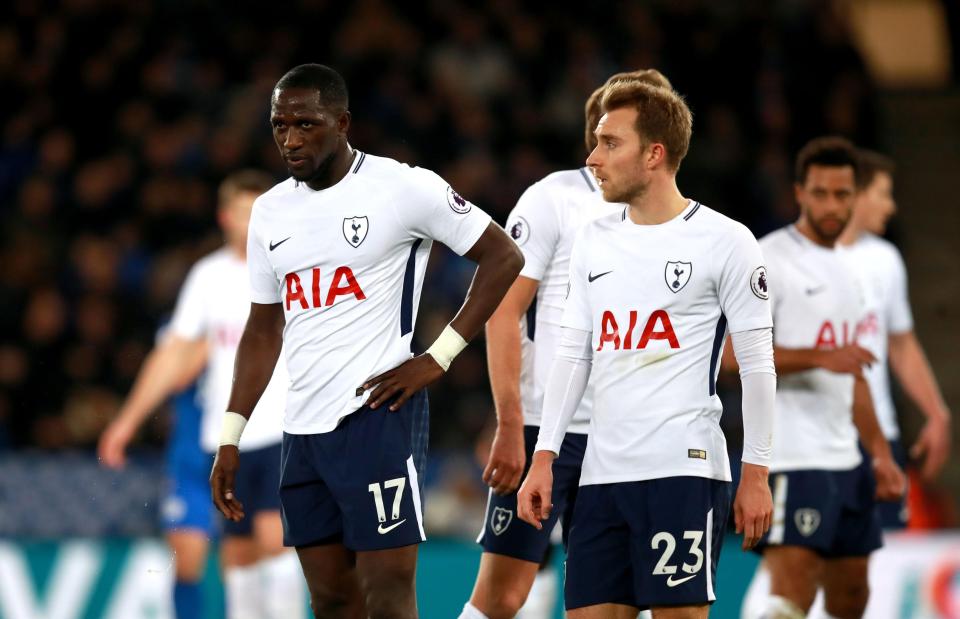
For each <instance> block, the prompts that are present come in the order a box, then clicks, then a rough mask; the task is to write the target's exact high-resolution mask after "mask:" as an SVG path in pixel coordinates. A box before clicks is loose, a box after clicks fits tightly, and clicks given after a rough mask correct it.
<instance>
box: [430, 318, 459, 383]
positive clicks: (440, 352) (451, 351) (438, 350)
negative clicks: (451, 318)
mask: <svg viewBox="0 0 960 619" xmlns="http://www.w3.org/2000/svg"><path fill="white" fill-rule="evenodd" d="M466 347H467V341H466V340H465V339H463V337H461V335H460V334H459V333H457V332H456V331H455V330H454V328H453V327H451V326H450V325H447V326H446V327H445V328H444V329H443V331H442V332H441V333H440V337H438V338H437V341H436V342H434V343H433V345H432V346H431V347H430V348H428V349H427V354H428V355H430V356H431V357H433V359H434V361H436V362H437V365H439V366H440V367H442V368H443V371H444V372H446V371H447V369H448V368H449V367H450V364H451V363H452V362H453V360H454V359H455V358H456V356H457V355H459V354H460V352H461V351H462V350H463V349H464V348H466Z"/></svg>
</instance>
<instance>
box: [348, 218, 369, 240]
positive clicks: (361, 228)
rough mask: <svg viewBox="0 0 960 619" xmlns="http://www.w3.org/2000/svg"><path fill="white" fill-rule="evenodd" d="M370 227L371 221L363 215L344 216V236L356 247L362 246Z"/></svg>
mask: <svg viewBox="0 0 960 619" xmlns="http://www.w3.org/2000/svg"><path fill="white" fill-rule="evenodd" d="M369 229H370V222H369V220H368V219H367V218H366V216H363V217H344V218H343V238H345V239H347V243H350V244H351V245H352V246H354V247H360V243H363V239H365V238H367V230H369Z"/></svg>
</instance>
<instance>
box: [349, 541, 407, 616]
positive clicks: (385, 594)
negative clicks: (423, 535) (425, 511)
mask: <svg viewBox="0 0 960 619" xmlns="http://www.w3.org/2000/svg"><path fill="white" fill-rule="evenodd" d="M417 549H418V546H417V545H416V544H414V545H410V546H404V547H402V548H390V549H386V550H369V551H363V552H358V553H357V579H358V581H359V583H360V591H361V594H362V595H363V599H364V601H365V603H366V607H367V611H368V612H369V613H370V616H371V617H415V616H416V612H417V587H416V575H417Z"/></svg>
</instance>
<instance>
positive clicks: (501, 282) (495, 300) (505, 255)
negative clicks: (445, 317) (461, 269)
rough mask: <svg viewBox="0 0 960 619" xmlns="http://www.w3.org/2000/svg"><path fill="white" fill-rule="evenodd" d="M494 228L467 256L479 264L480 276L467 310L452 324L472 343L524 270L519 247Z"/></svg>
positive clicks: (471, 290)
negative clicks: (521, 270)
mask: <svg viewBox="0 0 960 619" xmlns="http://www.w3.org/2000/svg"><path fill="white" fill-rule="evenodd" d="M490 226H491V227H490V228H488V229H487V232H485V233H484V237H481V241H478V242H477V245H475V246H474V248H473V249H472V250H471V251H470V252H468V253H467V257H468V258H470V259H475V260H476V262H477V272H476V273H475V274H474V276H473V281H472V282H471V283H470V288H469V290H467V296H466V298H465V299H464V301H463V306H462V307H461V308H460V311H459V312H457V315H456V316H455V317H454V319H453V320H452V321H450V326H451V327H453V328H454V330H456V332H457V333H459V334H460V336H461V337H462V338H463V339H464V340H466V341H468V342H469V341H470V340H472V339H473V338H474V337H476V335H477V334H478V333H479V332H480V329H482V328H483V325H484V323H486V322H487V320H489V319H490V316H492V315H493V312H494V310H496V309H497V306H499V305H500V301H501V300H503V297H504V295H505V294H506V293H507V290H509V288H510V285H511V284H513V282H514V280H516V279H517V276H518V275H519V274H520V269H522V268H523V254H521V253H520V250H519V249H517V246H516V244H515V243H514V242H513V241H512V240H510V237H508V236H507V235H506V234H505V233H504V232H503V230H501V229H500V228H499V227H498V226H497V225H496V224H493V223H491V224H490ZM488 235H489V236H488ZM478 246H479V247H478Z"/></svg>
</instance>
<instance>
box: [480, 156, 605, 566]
mask: <svg viewBox="0 0 960 619" xmlns="http://www.w3.org/2000/svg"><path fill="white" fill-rule="evenodd" d="M622 210H623V205H622V204H620V205H618V204H611V203H609V202H607V201H605V200H604V199H603V196H602V195H601V194H600V191H599V188H598V187H597V181H596V179H595V178H594V177H593V173H592V172H590V170H589V169H588V168H580V169H578V170H563V171H561V172H554V173H553V174H550V175H549V176H547V177H546V178H544V179H542V180H540V181H538V182H537V183H534V184H533V185H531V186H530V187H529V188H528V189H527V190H526V191H525V192H524V193H523V195H522V196H520V200H519V201H518V202H517V206H516V207H515V208H514V209H513V211H512V212H511V213H510V216H509V217H508V218H507V225H506V230H507V233H508V234H509V235H510V236H511V237H512V238H513V240H514V241H515V242H516V243H517V246H518V247H519V248H520V251H521V252H522V253H523V256H524V259H525V262H524V266H523V270H522V271H520V276H521V277H527V278H529V279H532V280H536V281H537V282H538V286H537V296H536V299H535V300H534V302H533V303H532V304H531V305H530V309H529V310H528V311H527V314H526V316H525V317H524V319H523V320H522V321H521V325H520V328H521V365H520V399H521V404H522V407H523V424H524V445H525V448H526V463H527V469H529V466H530V462H531V459H532V456H533V449H534V446H535V445H536V442H537V432H538V431H539V428H540V409H541V408H542V407H543V389H544V385H545V383H546V380H547V375H548V374H549V372H550V363H551V362H552V361H553V355H554V352H555V351H556V348H557V344H558V342H559V338H560V321H561V319H562V317H563V305H564V302H565V300H566V296H567V282H568V281H569V268H570V251H571V249H572V248H573V240H574V238H575V236H576V233H577V231H578V230H579V229H580V228H581V227H582V226H583V225H584V224H585V223H587V222H589V221H592V220H594V219H597V218H599V217H603V216H605V215H609V214H612V213H616V212H620V211H622ZM592 401H593V386H592V385H588V386H587V391H586V393H584V396H583V400H582V401H581V402H580V406H579V408H578V409H577V412H576V414H575V415H574V419H573V422H572V423H571V424H570V427H569V428H568V429H567V436H566V437H565V439H564V443H563V446H562V448H561V450H560V457H559V458H557V459H556V460H555V461H554V463H553V494H552V500H553V506H554V509H553V512H552V515H551V517H550V520H549V521H547V522H545V523H543V528H542V529H539V530H538V529H535V528H534V527H532V526H530V525H529V524H527V523H525V522H523V521H521V520H520V519H519V518H516V517H515V516H516V513H517V494H516V492H514V493H511V494H509V495H506V496H501V495H497V494H494V492H493V491H492V490H491V491H490V492H489V498H488V500H487V511H486V517H485V518H484V526H483V530H482V531H481V532H480V537H479V538H478V540H477V541H478V542H479V543H480V544H481V545H483V549H484V551H486V552H491V553H494V554H502V555H506V556H509V557H513V558H515V559H523V560H525V561H532V562H535V563H539V562H541V561H542V560H543V557H544V556H545V554H546V551H547V548H548V547H549V545H550V537H551V532H552V530H553V528H554V526H555V524H556V522H557V521H558V520H560V521H561V522H562V523H563V528H562V532H563V538H564V541H566V536H567V534H568V532H569V529H570V517H571V516H572V515H573V506H574V503H575V499H576V494H577V487H578V485H579V481H580V465H581V463H582V462H583V454H584V450H585V449H586V446H587V429H588V427H589V424H590V407H591V405H592ZM524 476H526V470H525V471H524Z"/></svg>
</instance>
